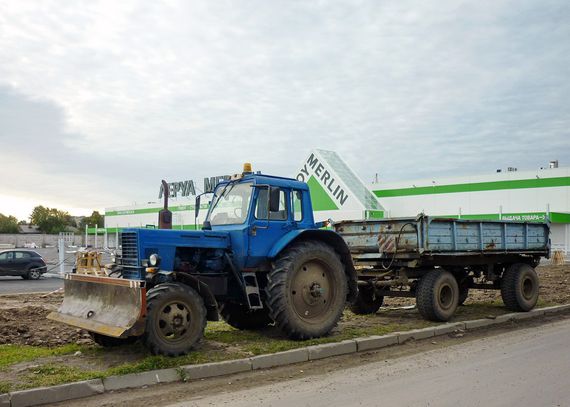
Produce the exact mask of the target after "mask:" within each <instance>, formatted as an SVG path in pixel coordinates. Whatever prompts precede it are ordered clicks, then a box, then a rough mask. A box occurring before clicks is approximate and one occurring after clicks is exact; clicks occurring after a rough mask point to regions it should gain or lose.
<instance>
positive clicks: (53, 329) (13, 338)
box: [0, 296, 91, 347]
mask: <svg viewBox="0 0 570 407" xmlns="http://www.w3.org/2000/svg"><path fill="white" fill-rule="evenodd" d="M38 297H39V296H38ZM0 301H1V300H0ZM33 302H35V303H37V302H36V301H33ZM38 302H40V301H38ZM48 305H50V304H45V305H42V304H41V303H39V304H38V305H26V303H24V304H23V305H22V304H21V305H20V307H18V308H0V344H18V345H33V346H50V347H51V346H59V345H65V344H67V343H91V339H89V334H88V333H87V332H85V331H82V330H80V329H75V328H71V327H69V326H67V325H64V324H61V323H58V322H55V321H50V320H49V319H47V318H46V317H47V315H48V314H49V313H50V312H51V311H52V309H51V308H52V307H48Z"/></svg>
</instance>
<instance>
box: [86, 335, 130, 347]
mask: <svg viewBox="0 0 570 407" xmlns="http://www.w3.org/2000/svg"><path fill="white" fill-rule="evenodd" d="M89 336H91V339H93V342H95V343H96V344H97V345H99V346H103V347H104V348H113V347H115V346H121V345H128V344H131V343H135V342H136V341H137V340H138V339H139V337H138V336H129V337H128V338H115V337H113V336H107V335H102V334H99V333H97V332H89Z"/></svg>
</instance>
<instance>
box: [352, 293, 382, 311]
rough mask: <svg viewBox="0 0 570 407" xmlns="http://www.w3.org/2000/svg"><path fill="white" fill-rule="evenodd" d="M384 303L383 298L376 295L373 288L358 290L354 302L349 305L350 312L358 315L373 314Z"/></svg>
mask: <svg viewBox="0 0 570 407" xmlns="http://www.w3.org/2000/svg"><path fill="white" fill-rule="evenodd" d="M383 303H384V296H382V295H376V290H375V289H374V287H361V288H359V289H358V296H357V297H356V301H354V303H353V304H351V305H350V310H351V311H352V312H354V313H355V314H358V315H367V314H375V313H376V312H377V311H378V310H379V309H380V307H381V306H382V304H383Z"/></svg>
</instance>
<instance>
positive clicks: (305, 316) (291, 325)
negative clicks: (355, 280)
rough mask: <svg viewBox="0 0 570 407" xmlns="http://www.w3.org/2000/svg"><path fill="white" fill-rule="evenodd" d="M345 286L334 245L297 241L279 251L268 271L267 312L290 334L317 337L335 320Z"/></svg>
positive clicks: (345, 291)
mask: <svg viewBox="0 0 570 407" xmlns="http://www.w3.org/2000/svg"><path fill="white" fill-rule="evenodd" d="M347 290H348V288H347V280H346V275H345V273H344V268H343V265H342V262H341V261H340V258H339V256H338V254H337V253H336V252H335V251H334V249H332V248H331V247H330V246H328V245H327V244H325V243H322V242H318V241H305V242H299V243H296V244H294V245H293V246H291V247H290V248H288V249H286V250H285V251H284V252H283V253H281V255H280V256H279V257H278V259H277V261H276V262H275V264H274V266H273V270H272V271H271V272H270V273H269V275H268V283H267V288H266V292H267V305H268V308H269V315H270V317H271V318H272V319H273V320H274V321H275V325H276V326H277V327H279V329H280V330H281V331H282V332H284V333H285V334H287V335H288V336H289V337H291V338H294V339H310V338H315V337H320V336H323V335H326V334H328V333H329V332H330V331H331V329H333V328H334V327H335V326H336V324H337V323H338V321H339V319H340V317H341V315H342V312H343V310H344V306H345V303H346V295H347Z"/></svg>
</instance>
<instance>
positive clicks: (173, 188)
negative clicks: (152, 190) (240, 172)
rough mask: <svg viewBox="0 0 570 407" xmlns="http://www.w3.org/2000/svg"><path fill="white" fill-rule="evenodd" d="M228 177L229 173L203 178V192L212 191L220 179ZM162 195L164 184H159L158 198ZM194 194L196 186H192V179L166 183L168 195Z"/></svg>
mask: <svg viewBox="0 0 570 407" xmlns="http://www.w3.org/2000/svg"><path fill="white" fill-rule="evenodd" d="M226 179H230V176H229V175H220V176H217V177H209V178H204V189H203V191H204V192H214V188H215V187H216V185H218V183H219V182H220V181H223V180H226ZM163 195H164V186H163V185H162V184H160V191H159V193H158V199H162V197H163ZM194 195H196V187H195V186H194V181H192V180H186V181H177V182H169V183H168V197H169V198H177V197H178V196H182V197H187V196H194Z"/></svg>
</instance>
